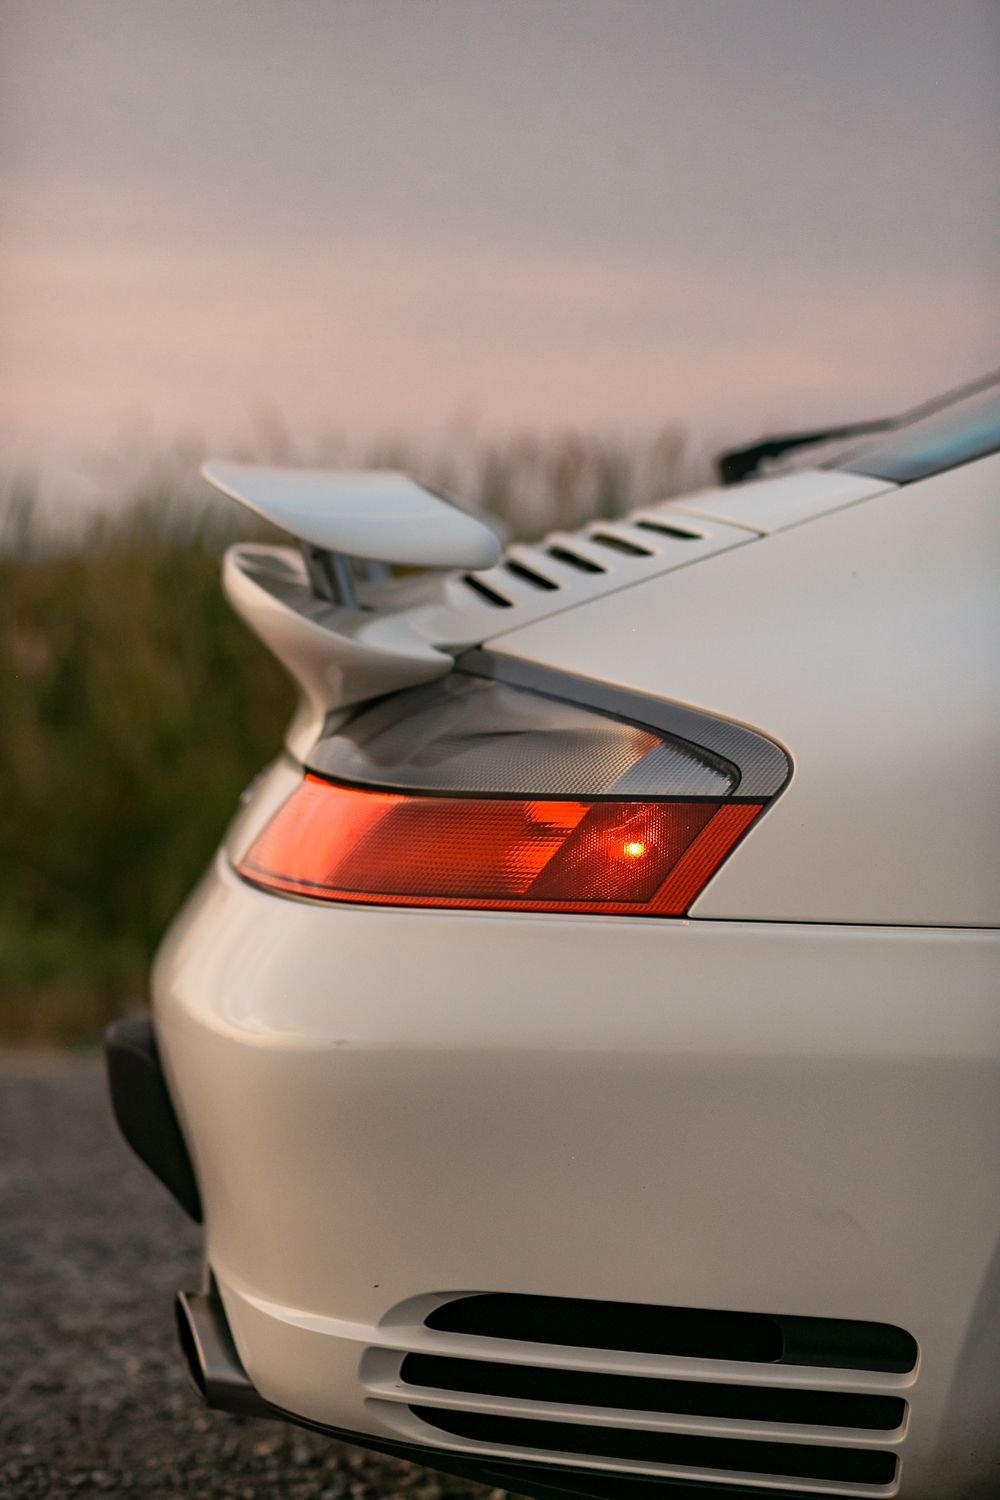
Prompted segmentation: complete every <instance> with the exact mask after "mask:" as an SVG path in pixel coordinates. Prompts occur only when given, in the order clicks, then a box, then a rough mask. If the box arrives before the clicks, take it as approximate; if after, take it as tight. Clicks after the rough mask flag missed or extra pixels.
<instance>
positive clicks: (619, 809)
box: [238, 775, 763, 916]
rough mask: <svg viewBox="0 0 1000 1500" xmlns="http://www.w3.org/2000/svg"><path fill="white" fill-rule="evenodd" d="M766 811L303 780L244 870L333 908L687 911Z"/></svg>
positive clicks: (703, 803) (706, 803)
mask: <svg viewBox="0 0 1000 1500" xmlns="http://www.w3.org/2000/svg"><path fill="white" fill-rule="evenodd" d="M762 806H763V804H762V803H760V802H737V803H734V802H732V801H728V800H727V801H725V802H720V801H718V800H686V801H656V802H653V801H645V800H643V801H638V800H631V799H629V800H625V799H622V800H618V799H602V800H599V801H575V800H574V801H570V800H542V799H539V798H514V797H504V798H495V797H468V796H459V797H442V796H427V795H412V794H406V793H386V792H376V791H367V790H362V789H360V788H358V787H351V786H340V785H336V784H334V783H331V782H328V781H324V780H322V779H321V778H319V777H317V776H314V775H307V776H306V778H305V780H304V781H303V783H302V785H301V786H300V787H299V788H298V789H297V790H296V791H295V792H294V793H293V794H292V796H291V797H290V798H289V800H288V801H287V802H286V803H285V804H284V806H283V807H281V808H280V809H279V811H278V812H277V814H276V815H275V817H274V818H272V820H271V822H270V823H269V824H268V825H267V827H266V828H265V829H264V831H263V833H262V834H261V835H260V836H259V837H258V838H257V840H256V841H255V842H254V843H253V845H252V846H251V847H250V849H249V850H248V852H247V853H246V854H245V855H244V856H243V858H242V859H241V860H240V862H239V864H238V869H239V872H240V874H241V875H243V876H245V877H246V879H248V880H251V881H253V882H254V883H256V884H258V885H263V886H266V887H268V888H270V889H273V890H280V891H287V892H291V893H293V894H295V895H299V896H313V897H319V898H320V899H322V900H329V901H356V902H367V903H375V904H379V905H392V906H451V907H456V906H457V907H472V908H494V909H500V910H516V911H561V912H594V911H602V912H608V913H611V914H618V915H629V916H643V915H649V916H681V915H683V913H684V912H685V911H686V910H687V908H688V907H689V906H690V904H691V902H692V901H693V900H694V898H695V896H696V895H697V894H698V892H699V891H700V890H701V889H702V887H703V886H704V885H705V883H706V881H707V880H708V879H709V878H710V877H711V876H712V875H713V874H714V873H715V871H716V870H717V869H718V867H719V865H720V864H721V863H722V861H723V860H724V859H725V857H726V855H727V854H728V853H729V852H730V850H731V849H732V848H733V846H734V844H735V843H736V842H737V840H738V839H740V838H741V837H742V835H743V834H744V833H745V832H746V830H747V829H748V828H749V826H750V824H751V823H752V822H753V820H754V818H756V816H757V815H758V813H759V812H760V811H761V808H762Z"/></svg>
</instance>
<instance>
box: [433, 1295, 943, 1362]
mask: <svg viewBox="0 0 1000 1500" xmlns="http://www.w3.org/2000/svg"><path fill="white" fill-rule="evenodd" d="M426 1323H427V1327H428V1328H436V1329H440V1330H441V1331H443V1332H444V1331H446V1332H448V1333H464V1334H471V1335H475V1336H477V1337H479V1338H495V1339H517V1340H518V1341H519V1342H522V1343H529V1344H561V1345H564V1346H568V1347H569V1348H573V1349H615V1350H620V1351H623V1352H630V1353H634V1354H660V1355H673V1356H675V1357H676V1356H682V1357H685V1358H689V1359H727V1360H740V1361H747V1362H750V1363H753V1364H783V1365H813V1366H817V1367H820V1368H830V1369H838V1370H883V1371H887V1372H895V1373H903V1372H905V1371H908V1370H912V1369H913V1368H914V1366H915V1365H916V1362H917V1345H916V1340H915V1339H913V1338H912V1336H911V1335H910V1334H908V1333H906V1332H904V1330H903V1329H902V1328H894V1327H893V1326H892V1325H891V1324H889V1323H862V1322H855V1321H846V1320H841V1319H836V1318H786V1317H781V1316H776V1315H767V1314H760V1313H745V1312H718V1311H716V1310H715V1309H705V1308H692V1307H652V1306H648V1305H645V1304H642V1303H634V1302H596V1301H588V1300H584V1299H582V1298H581V1299H577V1298H571V1297H523V1296H515V1295H512V1294H509V1293H503V1292H489V1293H483V1294H481V1295H479V1296H474V1297H459V1298H457V1299H456V1300H455V1301H453V1302H445V1303H443V1304H442V1305H441V1306H440V1307H438V1308H435V1310H434V1311H433V1312H432V1313H431V1314H430V1315H429V1316H428V1317H427V1319H426Z"/></svg>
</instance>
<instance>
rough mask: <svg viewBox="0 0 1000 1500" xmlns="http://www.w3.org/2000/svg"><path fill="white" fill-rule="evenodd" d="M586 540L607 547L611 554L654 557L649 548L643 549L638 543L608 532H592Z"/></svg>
mask: <svg viewBox="0 0 1000 1500" xmlns="http://www.w3.org/2000/svg"><path fill="white" fill-rule="evenodd" d="M588 540H589V541H591V542H596V543H597V544H598V546H601V547H609V548H610V549H611V551H612V552H621V553H623V554H624V555H625V556H626V557H655V555H656V554H655V553H654V552H653V549H652V548H651V547H643V546H641V545H640V544H639V543H638V542H631V541H629V540H628V538H627V537H623V536H616V535H615V534H614V533H613V532H610V531H592V532H590V533H589V536H588Z"/></svg>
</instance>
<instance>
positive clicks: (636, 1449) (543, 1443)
mask: <svg viewBox="0 0 1000 1500" xmlns="http://www.w3.org/2000/svg"><path fill="white" fill-rule="evenodd" d="M410 1409H411V1411H412V1412H413V1413H414V1415H415V1416H417V1417H419V1418H420V1419H421V1420H422V1421H424V1422H426V1423H427V1424H428V1425H429V1426H431V1427H436V1428H437V1429H438V1431H440V1432H447V1433H451V1434H452V1436H454V1437H459V1438H469V1439H472V1440H473V1441H476V1442H481V1443H491V1444H498V1443H499V1444H507V1445H511V1446H515V1447H518V1448H544V1449H549V1450H553V1451H557V1452H562V1453H578V1454H581V1455H584V1456H587V1457H600V1458H603V1459H621V1460H624V1461H631V1462H633V1463H636V1462H637V1463H644V1464H676V1465H683V1466H685V1467H692V1468H702V1469H720V1470H723V1471H728V1472H730V1473H733V1474H749V1473H752V1474H774V1475H780V1476H783V1477H787V1478H795V1479H826V1480H832V1481H834V1482H836V1481H840V1482H842V1483H845V1484H891V1483H892V1481H893V1480H894V1479H895V1477H896V1456H895V1454H893V1453H881V1452H879V1451H877V1450H876V1449H865V1448H827V1447H819V1446H810V1445H807V1444H802V1443H800V1444H795V1443H762V1442H755V1441H752V1440H746V1439H735V1438H716V1437H689V1436H688V1435H687V1434H684V1433H675V1432H639V1431H636V1430H634V1429H629V1428H623V1427H592V1426H589V1425H586V1426H585V1425H583V1424H582V1423H576V1422H572V1423H571V1422H549V1421H536V1420H535V1419H533V1418H530V1419H526V1418H523V1417H498V1416H493V1415H484V1414H483V1413H481V1412H469V1411H442V1410H439V1409H438V1408H436V1407H427V1406H414V1407H411V1408H410Z"/></svg>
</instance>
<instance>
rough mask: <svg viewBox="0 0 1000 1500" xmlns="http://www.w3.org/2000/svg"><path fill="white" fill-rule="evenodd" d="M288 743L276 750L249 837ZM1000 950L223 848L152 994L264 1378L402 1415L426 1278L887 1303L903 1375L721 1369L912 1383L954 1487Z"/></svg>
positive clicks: (921, 1446)
mask: <svg viewBox="0 0 1000 1500" xmlns="http://www.w3.org/2000/svg"><path fill="white" fill-rule="evenodd" d="M294 775H295V773H294V771H291V770H289V768H287V767H279V768H278V769H277V770H276V772H275V773H273V776H272V777H271V778H269V779H265V782H264V783H263V784H262V785H261V786H260V787H259V788H258V790H257V793H256V794H255V798H254V801H253V804H252V805H251V806H250V807H249V809H248V810H247V812H246V813H245V814H244V817H243V819H242V825H241V826H240V827H238V828H237V829H236V830H235V832H234V845H233V848H234V849H236V848H238V847H240V846H241V845H242V843H243V842H244V841H245V840H246V839H247V838H249V837H250V836H251V834H252V831H253V829H254V827H255V826H257V825H258V824H259V822H260V819H261V818H262V817H263V816H266V815H267V813H268V811H269V809H270V808H271V807H272V806H273V805H274V803H275V802H276V801H277V800H280V798H281V797H282V796H283V795H284V794H285V793H286V791H287V787H288V785H289V778H290V777H291V778H294ZM998 954H1000V936H998V935H996V934H992V935H989V934H983V933H969V932H954V931H947V930H934V931H928V930H924V931H921V930H918V929H877V928H851V927H819V926H811V925H800V926H795V925H792V926H785V925H781V924H769V923H707V922H671V921H660V920H652V921H650V920H644V921H634V920H633V921H630V920H629V919H627V918H624V919H598V920H593V921H592V920H590V919H588V918H584V919H574V918H558V917H556V918H550V917H538V916H525V915H516V916H512V915H511V914H506V913H505V914H496V913H494V914H487V913H471V912H468V913H452V912H414V911H398V910H397V911H392V910H382V909H377V908H362V907H350V906H332V907H326V906H323V905H322V904H320V903H312V902H304V901H285V900H282V899H278V898H274V897H271V896H268V895H264V894H262V893H260V892H258V891H255V890H253V889H251V888H250V887H248V886H246V885H244V884H243V883H241V882H240V881H239V879H238V878H237V877H236V876H235V875H234V874H233V873H232V870H231V869H230V868H229V865H228V863H227V862H226V860H225V859H224V858H220V860H219V862H218V863H217V865H216V867H215V868H214V869H213V870H212V871H211V872H210V873H209V874H208V876H207V877H206V880H205V882H204V884H203V886H202V888H201V890H200V891H199V892H198V894H197V895H196V896H195V898H194V899H193V901H192V903H191V905H190V906H189V908H188V910H187V912H186V913H185V915H184V916H183V917H182V919H181V921H180V923H179V925H178V926H177V928H176V929H175V931H174V933H173V935H172V937H171V938H170V940H169V942H168V943H167V945H166V946H165V948H164V950H163V953H162V955H161V957H160V960H159V962H158V965H157V971H156V976H155V987H156V1019H157V1026H158V1033H159V1038H160V1045H161V1049H162V1051H163V1054H164V1056H165V1058H166V1063H167V1067H168V1071H169V1076H170V1079H171V1083H172V1087H173V1091H174V1094H175V1098H176V1099H177V1101H178V1105H179V1110H180V1114H181V1118H182V1121H183V1124H184V1128H185V1131H186V1134H187V1136H188V1139H189V1140H190V1142H191V1145H192V1149H193V1154H194V1159H195V1163H196V1169H197V1174H198V1178H199V1182H200V1183H201V1187H202V1193H203V1199H204V1202H205V1205H206V1215H207V1224H206V1227H207V1253H208V1258H209V1260H210V1263H211V1264H212V1266H213V1268H214V1270H215V1272H216V1275H217V1277H218V1279H219V1283H220V1286H221V1289H222V1293H223V1298H224V1301H225V1305H226V1309H227V1312H228V1314H229V1317H230V1319H231V1322H232V1326H233V1329H234V1333H235V1337H236V1341H237V1345H238V1347H239V1351H240V1354H241V1356H242V1358H243V1360H244V1362H245V1364H246V1366H247V1369H248V1371H249V1373H250V1375H251V1377H252V1378H253V1379H254V1381H255V1382H256V1383H257V1384H258V1386H259V1387H260V1389H261V1391H262V1392H263V1394H264V1395H265V1396H267V1397H268V1398H269V1399H271V1400H272V1401H274V1402H275V1403H277V1404H279V1405H281V1406H284V1407H285V1408H287V1409H289V1410H293V1411H296V1412H299V1413H301V1414H304V1415H307V1416H309V1417H311V1418H313V1419H315V1420H317V1421H322V1422H327V1423H330V1424H333V1425H338V1426H341V1427H344V1428H348V1429H351V1430H358V1431H363V1432H369V1433H381V1434H383V1435H389V1434H393V1433H395V1434H396V1435H397V1436H398V1435H399V1433H400V1432H406V1431H410V1430H411V1429H412V1419H410V1418H409V1417H408V1416H407V1414H406V1412H405V1409H404V1407H402V1406H400V1404H399V1399H398V1398H399V1396H400V1394H401V1392H400V1388H399V1386H398V1381H396V1379H395V1376H394V1374H393V1371H394V1369H395V1368H397V1367H398V1358H399V1352H400V1351H402V1350H406V1349H411V1348H412V1349H430V1350H436V1351H437V1352H458V1347H457V1345H456V1344H455V1341H454V1336H448V1335H442V1334H433V1333H431V1332H430V1331H429V1330H426V1329H424V1328H423V1327H422V1322H421V1318H422V1313H419V1311H418V1309H419V1307H420V1306H421V1304H420V1303H419V1302H418V1304H417V1305H416V1307H410V1306H409V1304H410V1299H414V1298H416V1299H422V1298H427V1297H430V1298H431V1299H432V1300H433V1299H434V1298H439V1297H441V1296H444V1295H446V1294H448V1293H455V1292H463V1291H491V1290H502V1291H516V1292H517V1291H519V1292H534V1293H542V1294H553V1295H565V1296H581V1297H593V1298H609V1299H622V1300H635V1301H648V1302H652V1303H677V1304H681V1305H689V1306H719V1307H725V1308H739V1309H745V1310H749V1311H760V1312H784V1313H786V1314H788V1313H791V1314H800V1315H805V1316H831V1317H846V1318H862V1319H875V1320H879V1321H888V1322H892V1323H897V1324H899V1325H900V1326H902V1327H904V1328H906V1329H908V1330H909V1331H910V1332H911V1333H913V1335H914V1336H915V1337H916V1339H917V1340H918V1342H919V1344H920V1347H921V1362H920V1366H919V1368H918V1370H917V1372H916V1376H915V1377H911V1376H886V1375H870V1376H865V1375H860V1374H856V1373H855V1374H850V1373H848V1372H842V1371H828V1370H824V1371H821V1372H816V1371H812V1372H810V1371H798V1372H796V1371H789V1369H788V1368H787V1367H785V1368H784V1369H778V1370H776V1369H775V1367H767V1366H764V1367H760V1368H757V1367H746V1366H741V1367H739V1370H738V1375H739V1377H741V1378H744V1379H746V1378H752V1379H753V1381H754V1382H755V1383H757V1382H760V1381H763V1382H764V1383H767V1382H769V1381H773V1380H775V1379H776V1380H778V1381H779V1382H781V1381H784V1382H786V1383H794V1382H795V1381H804V1382H806V1383H812V1384H818V1385H819V1386H820V1387H821V1388H825V1389H836V1388H840V1389H856V1390H870V1391H890V1392H899V1393H901V1394H903V1395H904V1396H905V1398H906V1399H907V1401H909V1402H910V1404H911V1420H910V1424H909V1428H908V1430H907V1431H906V1432H905V1433H904V1434H901V1435H899V1437H898V1439H897V1440H896V1441H898V1442H899V1444H900V1445H901V1452H902V1456H903V1474H904V1476H905V1482H904V1486H903V1489H902V1490H901V1494H902V1495H905V1496H906V1497H909V1500H918V1497H919V1500H941V1497H942V1496H943V1495H945V1494H959V1493H961V1494H962V1495H963V1496H969V1495H972V1494H973V1493H975V1491H974V1489H973V1487H972V1476H974V1475H975V1474H980V1473H982V1472H983V1467H982V1466H983V1463H984V1461H989V1462H990V1463H992V1462H993V1461H995V1462H997V1463H1000V1446H998V1439H997V1435H996V1427H995V1423H994V1422H993V1420H992V1411H993V1399H994V1397H993V1392H994V1390H995V1378H996V1376H997V1374H998V1373H1000V1368H998V1365H1000V1360H998V1356H997V1353H996V1351H997V1348H998V1347H1000V1311H998V1309H1000V1249H998V1233H997V1223H996V1212H995V1182H996V1180H997V1175H998V1172H1000V1089H998V1087H997V1084H998V1081H1000V1018H998V1014H997V1007H996V1004H995V974H996V963H997V958H998ZM428 1305H429V1304H428ZM394 1351H395V1353H394ZM495 1352H497V1353H502V1354H503V1355H504V1356H505V1357H507V1358H510V1357H512V1350H511V1349H510V1348H506V1349H504V1350H502V1351H495ZM516 1352H517V1355H518V1357H519V1358H520V1357H521V1356H522V1355H523V1356H524V1357H525V1358H527V1359H528V1360H529V1362H530V1361H531V1360H536V1361H537V1360H538V1359H539V1358H541V1359H543V1360H544V1359H545V1358H548V1359H549V1360H550V1361H551V1360H555V1359H558V1362H559V1363H561V1364H564V1365H566V1366H568V1367H570V1368H609V1367H614V1368H618V1369H624V1370H631V1371H632V1372H633V1373H637V1374H642V1373H645V1374H659V1375H670V1374H673V1375H675V1376H680V1377H682V1378H683V1377H691V1378H708V1379H722V1380H725V1379H733V1378H734V1372H733V1370H732V1369H731V1368H729V1367H728V1366H727V1367H726V1368H724V1369H723V1368H720V1367H717V1366H716V1365H715V1364H714V1362H704V1361H691V1360H685V1359H678V1360H673V1361H663V1360H662V1359H660V1360H658V1359H656V1358H655V1357H651V1356H650V1357H645V1358H643V1357H642V1356H629V1355H622V1356H618V1357H615V1356H609V1355H606V1354H605V1355H601V1354H592V1355H587V1354H586V1353H581V1352H580V1351H570V1352H567V1351H562V1352H561V1354H558V1355H553V1352H552V1351H551V1350H549V1351H545V1350H544V1349H541V1350H540V1349H539V1348H538V1347H537V1346H530V1347H528V1348H526V1349H520V1348H518V1349H517V1351H516ZM394 1360H395V1365H394V1363H393V1361H394ZM394 1393H395V1396H396V1398H397V1399H394ZM578 1415H579V1414H578ZM680 1425H681V1427H682V1429H683V1430H685V1431H696V1430H698V1429H699V1422H698V1419H693V1420H692V1421H688V1422H684V1421H683V1420H681V1423H680ZM720 1430H721V1431H723V1432H724V1433H725V1434H726V1435H729V1436H737V1435H739V1434H740V1432H741V1430H742V1427H741V1424H739V1423H732V1422H723V1423H721V1424H720ZM970 1433H975V1450H974V1452H973V1450H972V1449H971V1448H970V1443H969V1434H970ZM744 1435H747V1434H745V1433H744ZM422 1436H423V1438H424V1440H428V1441H430V1440H431V1437H430V1434H429V1432H427V1431H425V1432H424V1433H423V1434H422ZM786 1436H787V1433H786ZM854 1436H855V1435H854V1434H851V1433H847V1434H844V1433H841V1434H839V1435H835V1437H834V1439H833V1440H834V1441H844V1442H847V1441H853V1440H854ZM438 1440H440V1439H438ZM865 1440H866V1439H865V1438H864V1437H863V1436H862V1438H861V1441H865ZM867 1441H869V1442H870V1441H871V1434H868V1436H867ZM456 1446H459V1447H466V1448H469V1447H471V1448H475V1446H476V1445H475V1444H462V1443H457V1444H456ZM882 1446H885V1443H884V1442H883V1443H882ZM991 1454H992V1455H993V1457H992V1458H990V1455H991ZM653 1472H662V1473H664V1474H666V1473H667V1472H670V1471H668V1470H666V1469H664V1470H656V1469H654V1470H653ZM963 1476H967V1477H968V1478H969V1481H970V1486H969V1488H961V1489H959V1488H956V1489H949V1488H948V1485H949V1484H955V1485H959V1484H960V1483H961V1482H962V1480H963ZM689 1477H692V1476H690V1475H689ZM816 1489H817V1493H824V1494H850V1493H870V1490H869V1491H865V1490H859V1491H852V1489H851V1488H850V1487H849V1486H848V1487H843V1486H840V1487H838V1486H825V1487H824V1486H822V1485H819V1486H816ZM981 1493H982V1494H983V1495H984V1496H985V1494H987V1493H988V1491H982V1492H981Z"/></svg>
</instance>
